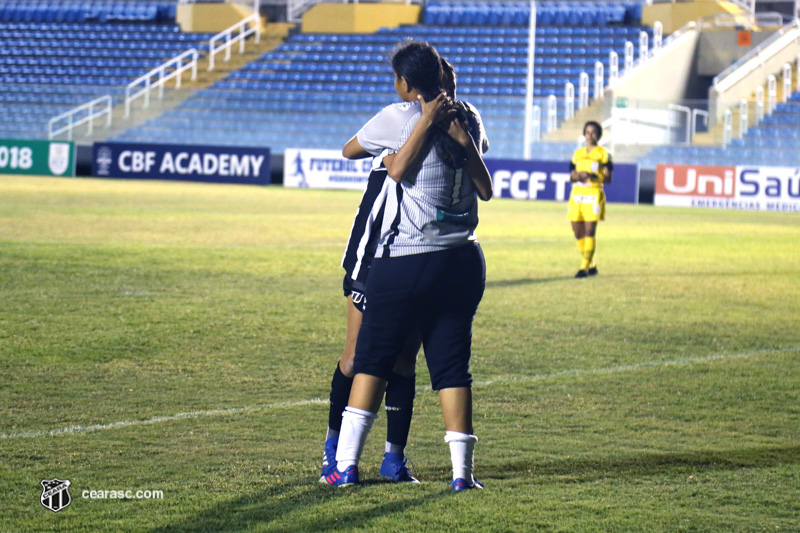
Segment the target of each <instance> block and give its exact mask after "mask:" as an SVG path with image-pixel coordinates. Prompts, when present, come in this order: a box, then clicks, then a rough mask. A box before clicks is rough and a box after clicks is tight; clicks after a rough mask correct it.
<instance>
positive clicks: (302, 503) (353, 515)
mask: <svg viewBox="0 0 800 533" xmlns="http://www.w3.org/2000/svg"><path fill="white" fill-rule="evenodd" d="M382 484H383V485H386V484H387V483H384V482H379V481H366V482H364V483H363V484H362V485H361V486H357V487H346V488H336V487H328V486H325V485H323V484H319V483H315V482H314V481H311V480H308V481H307V482H298V483H291V484H286V485H280V486H273V487H269V488H267V489H266V490H263V491H260V492H255V493H248V494H246V495H243V496H241V497H240V498H237V499H235V500H230V501H223V502H220V503H219V504H217V505H215V506H214V507H211V508H209V509H206V510H205V511H200V512H198V513H196V514H193V515H192V516H190V517H188V518H187V519H186V520H185V521H182V522H178V523H174V524H169V525H166V526H161V527H157V528H155V529H153V530H151V531H152V533H156V532H158V533H178V532H188V531H226V532H239V531H252V530H254V529H258V528H259V526H260V527H264V526H266V525H268V524H271V525H272V527H270V528H269V529H270V530H271V531H285V532H287V533H288V532H295V531H315V532H316V531H323V532H324V531H338V530H344V529H352V530H360V529H363V528H366V527H368V526H369V525H370V523H371V522H372V521H373V520H374V519H376V518H379V517H385V516H390V515H393V514H397V515H398V516H399V515H400V514H401V513H405V512H406V511H408V510H409V509H411V508H413V507H416V506H418V505H421V504H423V503H427V502H430V501H432V500H433V499H438V498H441V497H443V496H445V495H449V494H451V493H452V491H450V490H444V489H443V490H442V491H441V492H435V493H433V494H432V493H430V492H427V491H426V492H424V493H421V494H420V495H418V496H415V497H412V498H406V499H399V500H393V501H387V502H385V503H380V504H370V501H371V500H372V499H374V497H375V495H374V494H371V493H365V494H363V496H361V497H360V496H359V495H360V493H361V492H362V491H364V490H365V489H366V488H367V487H370V486H374V485H382ZM336 500H341V505H335V502H336ZM398 519H399V518H398Z"/></svg>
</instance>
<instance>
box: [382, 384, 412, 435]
mask: <svg viewBox="0 0 800 533" xmlns="http://www.w3.org/2000/svg"><path fill="white" fill-rule="evenodd" d="M415 394H416V376H408V377H406V376H401V375H399V374H394V373H393V374H392V378H391V379H390V380H389V383H388V384H387V386H386V440H387V442H389V443H391V444H396V445H399V446H402V447H403V448H405V446H406V444H407V443H408V432H409V430H410V429H411V416H412V414H413V411H414V395H415Z"/></svg>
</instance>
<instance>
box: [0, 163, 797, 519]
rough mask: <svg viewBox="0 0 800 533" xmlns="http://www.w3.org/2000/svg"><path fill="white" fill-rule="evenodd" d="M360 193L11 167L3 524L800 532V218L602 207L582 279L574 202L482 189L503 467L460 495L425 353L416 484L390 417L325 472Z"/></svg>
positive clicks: (0, 345) (0, 224) (481, 393)
mask: <svg viewBox="0 0 800 533" xmlns="http://www.w3.org/2000/svg"><path fill="white" fill-rule="evenodd" d="M358 200H359V195H358V193H354V192H345V191H308V190H284V189H281V188H275V187H267V188H257V187H246V186H241V187H239V186H221V185H201V184H182V183H147V182H123V181H97V180H88V179H72V180H70V179H44V178H11V177H4V178H0V294H2V302H3V306H2V309H1V310H0V530H2V531H10V532H27V531H71V532H72V531H78V532H84V531H85V532H95V531H145V532H147V531H161V532H180V531H232V532H240V531H281V532H294V531H333V530H358V531H413V532H417V533H418V532H428V531H475V532H484V531H509V532H517V531H536V530H541V531H577V532H583V531H614V532H621V531H647V532H660V531H664V532H672V531H709V532H712V531H713V532H719V531H798V530H800V292H799V291H798V286H799V285H798V282H799V281H800V254H798V244H797V243H798V233H799V231H798V230H800V216H797V215H792V214H775V213H751V212H732V211H707V210H686V209H668V208H654V207H653V206H623V205H611V206H610V207H609V210H608V211H609V215H608V221H607V222H605V223H603V224H602V225H601V227H600V230H599V233H598V256H597V260H598V266H599V269H600V275H599V276H598V277H597V278H593V279H588V280H574V279H572V275H573V274H574V273H575V270H576V269H577V266H578V264H579V258H578V253H577V249H576V247H575V244H574V240H573V239H572V237H571V234H570V230H569V227H568V223H567V222H566V220H565V205H564V204H556V203H550V202H515V201H509V200H493V201H492V202H490V203H488V204H483V205H482V206H481V225H480V227H479V228H478V229H479V231H478V235H479V239H480V241H481V243H482V245H483V248H484V251H485V253H486V259H487V265H488V282H487V290H486V294H485V296H484V300H483V303H482V305H481V308H480V310H479V312H478V316H477V318H476V322H475V329H474V335H475V337H474V346H473V365H472V370H473V374H474V376H475V379H476V383H475V397H476V434H477V435H478V436H479V438H480V442H479V443H478V447H477V450H476V465H477V472H476V473H477V477H478V478H479V479H481V480H482V481H483V482H484V483H485V485H486V490H484V491H470V492H468V493H462V494H453V493H451V491H450V490H449V476H450V465H449V454H448V451H447V447H446V445H445V444H444V442H443V434H444V429H443V425H442V422H441V415H440V413H439V410H438V401H437V397H436V395H435V394H434V393H433V392H431V391H430V387H429V384H428V381H427V371H426V369H425V366H424V364H423V362H422V361H420V364H419V365H418V395H417V405H416V408H415V419H414V423H413V425H412V434H411V439H410V445H409V449H408V454H409V455H410V457H411V459H412V460H413V462H414V469H413V470H414V472H415V473H416V475H417V476H418V477H419V478H421V479H422V480H423V483H422V484H421V485H417V486H397V485H390V484H385V483H381V482H379V481H378V480H377V478H378V475H377V474H378V472H377V470H378V467H379V464H380V457H381V454H382V451H383V439H384V435H385V417H383V416H382V417H381V418H379V420H378V422H377V423H376V425H375V428H374V429H373V432H372V435H371V437H370V440H369V442H368V445H367V450H366V451H365V454H364V460H363V462H362V478H363V479H365V480H366V483H365V484H364V485H362V486H359V487H354V488H351V489H334V488H330V487H326V486H322V485H320V484H319V483H318V482H317V479H318V476H319V467H320V461H321V455H322V442H323V439H324V432H325V425H326V421H327V405H326V403H325V398H326V397H327V393H328V387H329V383H330V377H331V374H332V371H333V369H334V365H335V362H336V360H337V357H338V355H339V353H340V351H341V347H342V342H343V336H344V309H345V307H344V303H345V302H344V299H343V298H342V296H341V292H340V290H341V289H340V287H341V275H342V271H341V269H340V267H339V260H340V258H341V253H342V249H343V246H344V240H345V238H346V236H347V233H348V231H349V229H350V223H351V221H352V215H353V213H354V210H355V207H356V205H357V203H358ZM54 477H58V478H61V479H69V480H70V481H71V483H72V486H71V488H70V493H71V495H72V498H73V501H72V503H71V505H70V506H69V507H67V508H66V509H64V510H63V511H61V512H59V513H53V512H51V511H49V510H47V509H45V508H44V507H43V506H42V505H41V504H40V502H39V499H40V496H41V493H42V488H41V486H40V481H42V480H43V479H51V478H54ZM89 490H92V491H101V490H122V491H124V490H131V491H139V490H159V491H163V499H136V498H135V497H134V498H126V499H87V498H83V497H82V494H83V493H84V491H89Z"/></svg>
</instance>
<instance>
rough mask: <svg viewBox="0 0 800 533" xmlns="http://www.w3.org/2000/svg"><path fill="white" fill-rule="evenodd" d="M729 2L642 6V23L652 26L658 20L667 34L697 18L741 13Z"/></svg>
mask: <svg viewBox="0 0 800 533" xmlns="http://www.w3.org/2000/svg"><path fill="white" fill-rule="evenodd" d="M741 12H742V10H741V9H739V8H738V7H737V6H736V5H735V4H732V3H731V2H724V1H723V2H718V1H717V0H695V1H694V2H678V3H675V2H662V3H657V4H652V5H645V6H642V24H644V25H645V26H650V27H652V26H653V24H654V23H655V22H656V21H660V22H661V24H662V25H663V28H664V35H669V34H671V33H672V32H674V31H675V30H677V29H679V28H680V27H681V26H683V25H684V24H686V23H688V22H693V21H696V20H697V19H699V18H702V17H707V16H709V15H718V14H721V13H736V14H739V13H741Z"/></svg>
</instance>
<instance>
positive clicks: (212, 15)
mask: <svg viewBox="0 0 800 533" xmlns="http://www.w3.org/2000/svg"><path fill="white" fill-rule="evenodd" d="M252 14H253V10H252V9H250V10H249V11H248V9H247V8H245V7H244V6H240V5H238V4H231V3H228V2H225V3H222V4H178V11H177V15H176V17H175V22H177V23H178V24H179V25H180V27H181V31H184V32H190V33H191V32H194V33H218V32H221V31H224V30H227V29H228V28H230V27H231V26H233V25H234V24H238V23H239V22H241V21H243V20H244V19H246V18H247V17H249V16H251V15H252Z"/></svg>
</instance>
